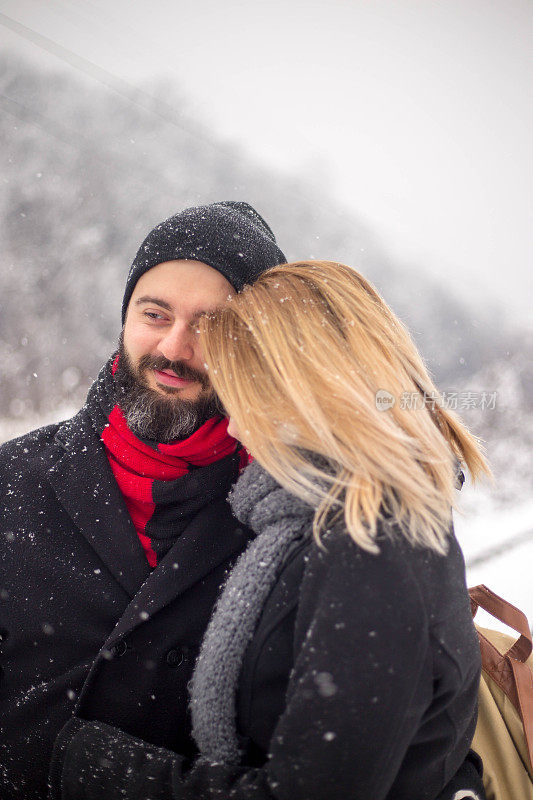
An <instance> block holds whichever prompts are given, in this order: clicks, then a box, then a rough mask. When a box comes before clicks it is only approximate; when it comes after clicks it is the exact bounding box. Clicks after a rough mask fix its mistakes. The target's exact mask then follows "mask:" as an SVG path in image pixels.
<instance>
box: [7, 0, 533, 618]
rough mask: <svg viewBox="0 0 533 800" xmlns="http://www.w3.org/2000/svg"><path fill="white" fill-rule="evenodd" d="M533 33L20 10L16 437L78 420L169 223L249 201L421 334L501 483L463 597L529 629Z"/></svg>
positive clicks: (433, 24)
mask: <svg viewBox="0 0 533 800" xmlns="http://www.w3.org/2000/svg"><path fill="white" fill-rule="evenodd" d="M532 34H533V5H532V4H531V3H530V2H528V1H527V0H491V2H486V0H469V1H468V2H464V0H447V2H446V3H442V2H440V1H439V0H350V2H346V1H345V0H328V2H327V3H326V2H318V0H307V2H305V3H303V2H294V0H283V1H282V0H270V1H269V3H262V2H249V3H243V2H241V1H240V0H225V2H224V3H219V2H215V0H197V2H195V3H194V4H193V3H192V2H179V1H176V0H174V1H171V0H136V2H135V3H131V2H129V1H128V0H112V2H109V0H108V1H107V2H105V3H104V2H103V0H71V2H68V3H67V2H62V1H61V0H47V2H46V3H41V2H38V0H0V43H1V45H2V47H1V49H0V87H1V91H0V107H1V110H2V113H1V115H0V131H1V143H2V146H1V148H0V165H1V173H0V232H1V237H2V249H1V251H0V304H1V309H0V311H1V314H0V369H1V381H0V441H2V440H5V439H8V438H10V437H11V436H14V435H17V434H19V433H23V432H25V431H27V430H30V429H31V428H33V427H36V426H38V425H40V424H43V423H44V422H47V421H54V420H57V419H60V418H65V417H66V416H68V415H69V414H70V413H72V412H73V411H75V410H76V408H77V407H79V405H80V404H81V403H82V402H83V398H84V395H85V392H86V390H87V387H88V385H89V384H90V382H91V380H92V379H93V378H94V377H95V375H96V373H97V372H98V369H99V367H100V366H101V364H102V363H103V361H104V360H105V359H106V357H107V356H108V354H109V353H110V351H111V350H112V349H113V347H114V344H115V342H116V338H117V335H118V332H119V322H120V301H121V296H122V291H123V284H124V280H125V276H126V273H127V269H128V266H129V264H130V262H131V260H132V258H133V256H134V254H135V252H136V250H137V247H138V245H139V243H140V241H141V240H142V239H143V238H144V236H145V234H146V233H147V232H148V230H149V229H150V228H151V227H152V226H153V225H154V224H156V223H157V222H159V221H160V220H161V219H164V218H166V217H168V216H170V215H171V214H173V213H175V212H176V211H178V210H179V209H181V208H184V207H186V206H188V205H194V204H199V203H204V202H212V201H214V200H220V199H245V200H247V201H248V202H251V203H252V204H253V205H254V206H255V207H256V208H257V209H258V210H259V212H260V213H262V214H263V215H264V216H265V218H266V219H267V220H268V221H269V223H270V224H271V225H272V227H273V229H274V231H275V232H276V235H277V238H278V241H279V243H280V246H281V247H282V249H283V250H284V252H285V253H286V255H287V256H288V258H289V259H293V258H306V257H315V258H328V259H338V260H340V261H343V262H345V263H348V264H352V265H354V266H356V267H357V268H358V269H360V270H361V271H362V272H363V273H364V274H365V275H366V276H368V277H369V278H370V279H371V280H372V281H373V282H374V283H375V284H376V285H377V287H378V288H379V290H380V291H381V292H382V294H383V295H384V296H385V298H386V299H387V301H388V302H389V303H390V304H391V305H392V307H393V308H394V309H395V311H396V312H397V313H398V314H399V315H400V316H401V318H402V319H403V320H404V321H405V322H406V324H407V325H408V326H409V328H410V330H411V331H412V333H413V335H414V337H415V339H416V341H417V343H418V345H419V347H420V349H421V351H422V353H423V355H424V357H425V359H426V361H427V363H428V365H429V367H430V369H431V371H432V373H433V374H434V376H435V378H436V380H437V383H438V385H439V387H440V389H441V390H442V391H443V392H446V393H447V394H446V396H448V397H450V398H451V397H453V396H454V394H455V397H456V401H455V402H457V409H458V411H459V413H461V414H462V415H463V416H464V418H465V419H466V421H467V422H468V424H469V425H470V426H471V428H472V429H473V430H474V431H475V432H476V433H477V434H478V435H480V436H481V437H482V438H483V439H484V440H485V442H486V449H487V453H488V456H489V459H490V460H491V463H492V466H493V469H494V473H495V484H494V485H493V486H490V485H488V486H484V487H482V488H481V489H478V490H476V491H474V490H473V489H472V488H471V487H469V486H467V487H466V489H465V490H463V492H462V504H463V508H464V513H463V514H462V515H461V516H458V517H457V519H456V525H457V530H458V533H459V537H460V540H461V542H462V544H463V547H464V550H465V555H466V558H467V562H468V564H469V568H468V572H469V581H470V583H471V584H475V583H480V582H484V583H486V584H487V585H489V586H490V587H491V588H493V589H494V590H495V591H497V592H498V593H500V594H502V595H504V596H505V597H507V598H508V599H510V600H512V601H513V602H515V603H516V604H517V605H519V606H521V607H522V608H523V609H524V610H525V611H526V612H527V613H528V615H529V618H530V621H531V620H533V585H532V581H531V578H530V572H531V565H533V456H532V452H533V315H532V312H531V307H532V301H533V270H532V269H531V267H532V261H533V259H532V256H533V235H532V231H533V224H532V223H533V198H532V195H531V185H532V179H533V175H532V172H533V170H532V167H533V154H532V150H531V146H530V142H531V138H532V136H533V125H532V122H533V104H532V103H531V85H532V78H533V49H532V48H531V40H532V39H531V37H532ZM484 396H485V398H489V397H491V398H493V402H492V403H491V402H489V403H486V402H484V401H483V400H482V398H483V397H484Z"/></svg>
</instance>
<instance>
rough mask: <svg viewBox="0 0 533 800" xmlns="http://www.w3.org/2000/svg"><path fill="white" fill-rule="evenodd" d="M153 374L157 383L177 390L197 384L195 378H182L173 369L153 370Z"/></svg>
mask: <svg viewBox="0 0 533 800" xmlns="http://www.w3.org/2000/svg"><path fill="white" fill-rule="evenodd" d="M152 372H153V374H154V377H155V380H156V382H157V383H161V384H163V385H164V386H172V387H173V388H175V389H182V388H185V387H186V386H190V385H191V384H192V383H196V380H195V379H194V378H180V377H179V376H178V375H176V373H175V372H174V371H173V370H171V369H155V368H154V369H152Z"/></svg>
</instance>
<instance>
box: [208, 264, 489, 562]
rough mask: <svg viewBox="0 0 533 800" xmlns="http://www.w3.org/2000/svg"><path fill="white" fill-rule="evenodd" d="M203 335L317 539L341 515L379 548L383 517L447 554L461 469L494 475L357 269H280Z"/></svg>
mask: <svg viewBox="0 0 533 800" xmlns="http://www.w3.org/2000/svg"><path fill="white" fill-rule="evenodd" d="M200 341H201V347H202V349H203V353H204V356H205V360H206V363H207V368H208V370H209V373H210V377H211V380H212V383H213V386H214V388H215V391H216V392H217V394H218V396H219V397H220V399H221V401H222V403H223V404H224V406H225V408H226V410H227V412H228V414H229V415H231V417H232V418H233V419H234V421H235V423H236V425H237V427H238V428H239V431H240V434H241V436H242V438H243V443H244V445H245V446H246V447H247V449H248V450H249V451H250V453H251V454H252V455H253V456H254V458H256V459H257V461H259V463H260V464H262V466H263V467H264V468H265V469H266V470H267V471H268V472H270V473H271V474H272V475H273V476H274V477H275V478H276V479H277V480H278V481H279V482H280V483H281V484H282V485H283V486H284V487H285V488H287V489H288V490H289V491H291V492H293V493H294V494H296V495H298V496H299V497H302V498H303V499H305V500H307V501H308V502H311V503H312V504H313V505H314V506H315V507H316V514H315V521H314V534H315V536H316V537H317V539H319V536H320V532H321V530H322V529H323V527H324V525H325V524H330V523H331V521H332V516H331V512H334V511H335V510H337V511H338V512H341V513H342V510H343V511H344V519H345V524H346V528H347V530H348V532H349V533H350V535H351V536H352V538H353V539H354V540H355V541H356V542H357V543H358V544H359V545H360V546H361V547H363V548H365V549H366V550H369V551H372V552H378V550H379V548H378V546H377V544H376V535H377V532H378V522H379V521H380V520H382V519H384V518H388V517H391V518H392V521H394V522H396V523H398V525H399V527H400V529H401V531H402V532H403V534H404V535H405V536H406V537H407V539H408V540H409V541H410V542H411V543H412V544H413V545H415V544H419V545H424V546H427V547H430V548H432V549H434V550H436V551H438V552H441V553H443V552H445V551H446V539H447V534H448V531H449V527H450V520H451V508H452V507H453V506H454V505H455V503H456V486H457V473H458V466H459V463H461V464H463V465H466V466H467V467H468V469H469V471H470V473H471V475H472V476H473V478H474V479H476V478H477V477H478V476H479V475H480V473H483V472H484V473H486V474H487V475H490V470H489V467H488V465H487V463H486V461H485V459H484V457H483V454H482V452H481V449H480V445H479V443H478V441H477V440H476V438H475V437H474V436H473V435H472V434H471V433H469V431H468V430H467V429H466V427H465V426H464V425H463V423H462V422H461V421H460V420H459V418H458V417H457V416H456V415H455V414H454V413H452V412H451V411H449V410H448V409H446V408H444V407H443V404H442V402H441V398H440V395H439V393H438V392H437V389H436V388H435V385H434V384H433V382H432V380H431V378H430V376H429V374H428V371H427V369H426V367H425V366H424V363H423V361H422V358H421V357H420V355H419V353H418V351H417V349H416V347H415V345H414V343H413V341H412V340H411V337H410V336H409V333H408V331H407V329H406V328H405V327H404V325H403V324H402V323H401V322H400V321H399V319H398V318H397V317H396V316H395V315H394V314H393V312H392V311H391V310H390V308H389V307H388V306H387V304H386V303H385V301H384V300H383V299H382V298H381V297H380V295H379V294H378V293H377V291H376V290H375V289H374V288H373V286H372V285H371V284H370V283H369V282H368V281H367V280H365V279H364V278H363V277H362V276H361V275H360V274H359V273H358V272H356V271H355V270H354V269H352V268H350V267H347V266H344V265H343V264H337V263H334V262H330V261H308V262H307V261H306V262H296V263H292V264H285V265H283V266H279V267H274V268H272V269H270V270H268V271H266V272H264V273H263V274H262V275H261V276H260V277H259V278H258V280H257V281H256V282H255V283H254V285H253V286H249V287H246V288H245V289H244V291H243V292H241V293H240V294H237V295H235V296H234V297H233V298H232V299H231V300H230V301H229V303H228V304H227V305H226V306H225V307H223V308H221V309H220V310H217V311H216V312H214V313H213V314H210V315H208V316H206V317H204V318H202V320H201V322H200ZM406 398H407V402H406ZM380 399H381V400H382V401H383V400H384V404H383V403H382V404H380ZM414 401H418V402H414ZM384 406H385V410H383V408H384Z"/></svg>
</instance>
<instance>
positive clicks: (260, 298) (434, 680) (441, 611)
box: [63, 261, 489, 800]
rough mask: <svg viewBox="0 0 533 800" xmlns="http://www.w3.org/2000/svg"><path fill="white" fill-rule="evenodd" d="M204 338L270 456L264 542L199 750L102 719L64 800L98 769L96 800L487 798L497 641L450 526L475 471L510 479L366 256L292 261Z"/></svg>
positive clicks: (223, 657) (243, 482) (255, 518)
mask: <svg viewBox="0 0 533 800" xmlns="http://www.w3.org/2000/svg"><path fill="white" fill-rule="evenodd" d="M200 333H201V345H202V348H203V353H204V356H205V360H206V363H207V365H208V367H209V373H210V376H211V380H212V383H213V386H214V388H215V390H216V392H217V394H218V396H219V397H220V399H221V401H222V403H223V404H224V406H225V408H226V410H227V413H228V415H229V416H230V417H231V422H230V432H233V434H234V435H235V436H236V437H237V438H239V439H240V440H241V441H242V443H243V444H244V446H245V447H246V448H247V449H248V451H249V452H250V454H251V456H252V457H253V459H254V461H253V463H252V464H250V466H249V467H247V468H246V469H245V470H244V472H243V473H242V475H241V477H240V478H239V480H238V482H237V484H236V486H235V487H234V489H233V492H232V495H231V496H230V502H231V504H232V507H233V510H234V513H235V514H236V516H237V517H238V518H239V519H240V520H241V522H242V523H243V525H247V526H249V527H251V528H252V529H253V530H254V532H255V534H256V538H255V539H254V540H253V541H252V542H251V544H250V545H249V547H248V549H247V550H246V551H245V553H244V554H243V555H242V556H241V557H240V559H239V561H238V562H237V563H236V565H235V567H234V568H233V570H232V572H231V573H230V575H229V577H228V580H227V583H226V586H225V588H224V590H223V592H222V595H221V597H220V598H219V601H218V604H217V607H216V609H215V612H214V615H213V617H212V619H211V622H210V625H209V627H208V630H207V633H206V636H205V639H204V642H203V645H202V650H201V652H200V656H199V659H198V662H197V665H196V670H195V673H194V676H193V680H192V684H191V708H192V719H193V732H194V736H195V739H196V742H197V745H198V749H199V753H200V756H199V758H198V760H197V761H196V762H195V763H194V764H192V765H190V764H186V763H185V762H184V760H183V759H182V758H181V757H180V756H179V755H178V754H175V753H170V752H169V751H166V750H161V749H158V748H155V747H152V746H149V745H146V744H145V743H142V742H139V741H138V740H136V739H133V738H132V737H129V736H126V735H125V734H122V733H120V732H118V731H114V730H113V729H108V728H106V726H102V725H99V724H98V723H93V727H94V729H95V730H93V735H92V736H89V735H88V734H87V737H88V738H87V739H86V740H85V743H84V742H83V741H81V740H80V741H78V744H77V746H76V747H74V748H72V747H71V750H70V753H69V754H68V755H69V759H70V764H71V768H70V773H71V774H72V776H73V780H72V784H71V785H72V786H73V787H74V788H72V789H68V788H65V782H64V783H63V787H64V789H63V791H64V793H63V797H64V798H68V799H69V800H74V799H75V798H77V797H78V794H77V793H76V786H75V783H76V780H77V775H79V774H80V773H82V774H83V776H84V780H83V794H80V795H79V797H80V798H81V797H83V798H85V799H86V800H93V799H94V800H96V798H97V797H103V796H109V797H111V796H117V797H119V796H122V797H126V798H131V800H133V798H137V797H145V796H147V797H148V796H149V797H152V796H154V797H156V796H157V797H165V798H167V797H168V798H182V799H183V800H192V798H239V799H240V800H245V798H246V800H248V798H250V800H251V798H257V799H258V800H267V798H268V800H274V799H275V800H337V798H338V799H339V800H340V799H341V798H342V800H348V799H349V800H385V798H387V800H392V799H393V800H435V798H447V800H452V798H453V800H460V799H462V798H482V797H484V794H483V788H482V784H481V779H480V775H479V763H478V760H477V759H476V756H475V754H473V753H471V752H470V751H469V747H470V742H471V739H472V736H473V732H474V727H475V721H476V701H477V690H478V681H479V674H480V657H479V648H478V643H477V638H476V634H475V631H474V627H473V624H472V619H471V613H470V606H469V599H468V595H467V591H466V587H465V574H464V562H463V557H462V554H461V550H460V548H459V546H458V544H457V541H456V539H455V537H454V534H453V528H452V521H451V510H452V508H453V507H454V505H455V503H456V493H457V484H458V479H459V475H460V474H461V473H460V469H459V466H461V467H463V468H467V469H468V470H469V472H470V474H471V475H472V477H473V478H474V479H475V478H477V477H478V476H480V475H481V474H482V473H488V472H489V470H488V466H487V464H486V462H485V460H484V458H483V455H482V453H481V451H480V448H479V445H478V443H477V442H476V440H475V438H474V437H473V436H472V435H471V434H470V433H469V432H468V431H467V430H466V428H465V427H464V425H463V424H462V423H461V422H460V420H459V419H458V418H457V417H456V416H455V415H454V414H452V413H451V412H450V411H448V410H447V409H445V408H444V407H442V404H440V403H439V399H438V398H439V395H438V392H437V390H436V388H435V386H434V384H433V383H432V381H431V378H430V377H429V375H428V372H427V370H426V368H425V366H424V364H423V361H422V359H421V358H420V355H419V354H418V352H417V350H416V347H415V346H414V344H413V342H412V341H411V339H410V337H409V334H408V333H407V331H406V329H405V328H404V326H403V325H402V323H401V322H400V321H399V320H398V319H397V318H396V317H395V315H394V314H393V313H392V311H391V310H390V309H389V308H388V307H387V305H386V304H385V302H384V301H383V299H382V298H381V297H380V296H379V295H378V294H377V292H376V291H375V290H374V289H373V287H372V286H371V285H370V284H369V283H368V282H367V281H366V280H365V279H364V278H363V277H362V276H361V275H359V274H358V273H357V272H356V271H355V270H353V269H351V268H349V267H347V266H343V265H341V264H336V263H331V262H325V261H314V262H301V263H294V264H288V265H283V266H281V267H275V268H273V269H271V270H269V271H267V272H265V273H264V274H262V275H261V276H260V277H259V278H258V280H257V281H256V283H255V284H254V285H253V286H252V287H247V288H246V289H245V290H244V291H243V292H242V293H240V294H238V295H236V296H235V297H234V298H233V299H232V300H231V301H230V302H229V303H228V304H227V305H226V306H225V307H224V308H222V309H221V310H220V311H218V312H216V313H214V314H213V315H210V316H209V317H205V318H203V319H202V321H201V324H200ZM406 397H408V398H410V400H409V402H402V400H404V399H405V398H406ZM382 399H385V400H386V402H385V403H382V402H380V401H381V400H382ZM95 731H96V732H95ZM84 747H85V751H84ZM89 750H90V751H91V754H92V755H91V760H90V763H91V764H92V765H93V767H94V765H95V764H96V766H95V767H94V769H92V772H90V774H89V775H88V770H87V769H86V764H87V759H88V756H87V755H86V753H87V752H88V751H89ZM84 753H85V755H84ZM99 756H101V758H100V757H99ZM91 776H93V777H92V778H91ZM95 776H96V777H95ZM64 781H65V778H64ZM93 785H94V787H95V789H94V792H93V793H91V787H92V786H93ZM78 791H81V790H78ZM98 791H99V792H104V793H103V794H102V793H101V794H98ZM143 792H144V793H143Z"/></svg>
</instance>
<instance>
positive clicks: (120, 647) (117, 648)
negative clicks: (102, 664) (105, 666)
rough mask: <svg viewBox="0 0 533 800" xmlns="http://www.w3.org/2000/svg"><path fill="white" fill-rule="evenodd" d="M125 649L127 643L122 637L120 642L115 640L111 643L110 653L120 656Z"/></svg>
mask: <svg viewBox="0 0 533 800" xmlns="http://www.w3.org/2000/svg"><path fill="white" fill-rule="evenodd" d="M127 649H128V645H127V644H126V642H125V641H124V640H123V639H122V640H121V641H120V642H116V644H114V645H113V647H112V648H111V653H112V654H113V655H114V656H118V657H119V658H120V656H123V655H124V653H125V652H126V650H127Z"/></svg>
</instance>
